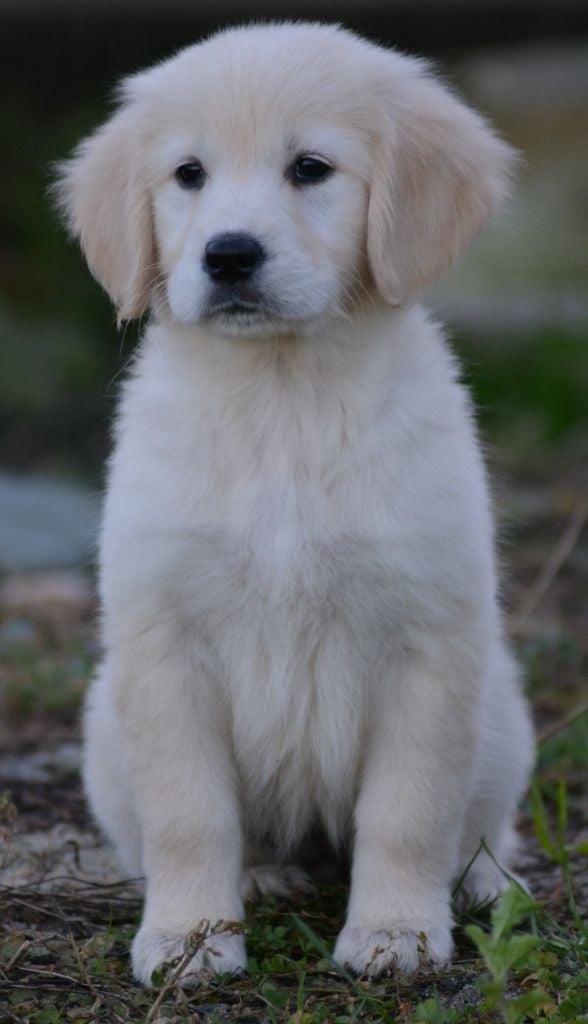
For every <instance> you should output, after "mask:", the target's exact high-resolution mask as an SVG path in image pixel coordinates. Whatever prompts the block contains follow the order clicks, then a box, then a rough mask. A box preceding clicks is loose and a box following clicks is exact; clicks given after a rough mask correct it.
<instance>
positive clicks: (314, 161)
mask: <svg viewBox="0 0 588 1024" xmlns="http://www.w3.org/2000/svg"><path fill="white" fill-rule="evenodd" d="M332 173H333V167H331V165H330V164H328V163H326V161H325V160H321V159H319V157H317V156H299V157H298V159H297V160H296V161H295V163H294V164H293V165H292V169H291V171H290V174H291V178H292V181H293V183H294V184H295V185H312V184H314V182H318V181H323V179H324V178H328V176H329V175H330V174H332Z"/></svg>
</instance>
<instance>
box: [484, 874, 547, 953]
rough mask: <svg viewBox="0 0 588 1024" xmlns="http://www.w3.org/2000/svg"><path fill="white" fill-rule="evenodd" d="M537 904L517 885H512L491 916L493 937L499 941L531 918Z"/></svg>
mask: <svg viewBox="0 0 588 1024" xmlns="http://www.w3.org/2000/svg"><path fill="white" fill-rule="evenodd" d="M536 908H537V904H536V903H535V901H534V900H533V899H531V897H530V896H529V895H528V894H527V893H526V892H523V890H522V889H520V888H519V887H518V886H517V885H511V886H509V888H508V889H507V890H506V892H504V893H503V894H502V896H501V897H500V899H499V900H498V903H497V904H496V906H495V908H494V910H493V911H492V913H491V915H490V920H491V922H492V937H493V938H494V939H495V940H497V939H500V938H501V936H503V935H508V934H510V932H511V931H512V930H513V928H515V927H516V926H517V924H520V922H521V921H524V920H525V918H526V917H528V916H529V914H530V913H531V911H532V910H535V909H536Z"/></svg>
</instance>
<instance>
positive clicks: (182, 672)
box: [117, 636, 246, 984]
mask: <svg viewBox="0 0 588 1024" xmlns="http://www.w3.org/2000/svg"><path fill="white" fill-rule="evenodd" d="M141 649H142V654H141V658H140V665H138V664H137V661H136V660H135V662H134V664H133V666H132V672H129V673H126V674H125V675H126V678H125V680H124V687H122V688H121V689H120V690H119V692H118V700H117V703H118V707H119V713H120V716H121V719H122V724H123V730H124V733H125V737H126V741H127V743H128V749H129V763H130V766H131V787H132V791H133V796H134V800H135V802H136V809H137V815H138V819H139V822H140V826H141V833H142V858H143V869H144V873H145V876H146V885H147V890H146V901H145V910H144V915H143V921H142V924H141V927H140V929H139V931H138V933H137V936H136V938H135V941H134V943H133V968H134V973H135V976H136V977H137V978H138V979H139V980H140V981H143V982H144V983H145V984H149V983H150V980H151V975H152V972H153V971H154V970H155V969H156V968H157V967H159V966H160V965H161V964H162V963H163V962H164V961H169V960H172V959H173V958H175V957H177V956H180V955H181V954H182V953H183V951H184V942H185V939H186V936H187V935H188V933H189V932H190V931H192V930H193V929H195V928H197V926H198V925H199V924H200V922H202V921H208V922H210V925H211V926H214V925H215V924H216V923H217V922H218V921H219V920H223V921H228V922H229V921H238V920H240V919H241V918H242V916H243V905H242V902H241V897H240V880H241V829H240V822H239V809H238V802H237V786H236V780H235V772H234V768H233V765H232V760H231V754H230V744H229V742H228V736H227V724H226V722H225V715H224V709H223V703H222V697H221V693H220V692H219V690H220V688H219V686H218V681H216V680H214V679H213V678H212V677H211V675H210V674H209V672H208V671H207V669H206V667H205V666H204V665H203V664H202V663H201V662H200V661H196V659H195V658H194V657H192V652H191V651H185V650H184V651H182V650H181V648H179V647H176V649H174V650H170V645H166V644H165V643H163V642H161V643H157V642H154V637H153V636H149V637H146V636H143V637H142V638H141ZM163 651H165V656H164V655H163ZM149 655H151V657H149ZM245 962H246V961H245V947H244V940H243V936H242V935H240V934H231V933H230V932H229V931H227V933H224V934H223V933H220V934H215V935H212V936H210V937H209V938H208V939H206V941H205V942H204V943H203V944H202V945H201V947H200V948H199V949H198V950H197V951H196V952H195V955H194V957H193V958H192V959H191V961H190V962H189V963H188V965H187V966H186V968H185V971H184V972H183V974H182V978H181V979H180V983H181V984H195V983H197V982H198V981H199V980H200V979H202V978H205V977H208V976H210V975H212V974H217V973H220V972H225V971H236V970H240V969H242V968H243V967H244V966H245Z"/></svg>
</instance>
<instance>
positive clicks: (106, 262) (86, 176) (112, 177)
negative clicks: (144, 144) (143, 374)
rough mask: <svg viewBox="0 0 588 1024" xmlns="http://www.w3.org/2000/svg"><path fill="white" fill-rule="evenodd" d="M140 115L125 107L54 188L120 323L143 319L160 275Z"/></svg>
mask: <svg viewBox="0 0 588 1024" xmlns="http://www.w3.org/2000/svg"><path fill="white" fill-rule="evenodd" d="M134 114H135V111H134V110H133V109H132V108H123V109H121V110H120V111H119V112H118V113H116V114H115V115H114V117H112V118H111V120H110V121H108V122H107V123H106V124H105V125H104V126H103V127H102V128H100V129H99V130H98V131H97V132H96V133H95V134H94V135H91V136H90V137H89V138H88V139H86V140H85V141H84V142H82V143H81V145H80V146H79V147H78V149H77V150H76V151H75V153H74V155H73V157H72V159H71V160H66V161H64V162H63V163H62V164H60V165H59V168H58V172H59V179H58V182H57V184H56V185H55V188H54V193H55V196H56V199H57V204H58V206H59V208H60V209H61V211H62V213H63V214H64V216H65V219H66V222H67V224H68V226H69V229H70V231H71V233H72V235H74V236H75V237H76V238H78V239H79V242H80V245H81V247H82V250H83V252H84V254H85V256H86V259H87V261H88V265H89V267H90V270H91V271H92V273H93V274H94V276H95V277H96V278H97V280H98V281H99V282H100V284H101V285H102V286H103V288H105V290H106V291H107V292H108V294H109V295H110V297H111V299H112V301H113V302H114V304H115V306H116V308H117V313H118V320H119V322H120V321H122V320H132V319H133V318H135V317H140V316H141V315H142V314H143V313H144V312H145V310H146V309H147V307H148V305H149V294H150V286H151V283H152V281H153V278H154V275H155V251H154V248H155V247H154V240H153V225H152V215H151V203H150V197H149V192H148V189H147V185H146V183H145V181H144V180H143V175H142V170H143V168H142V167H141V158H140V154H141V146H140V141H139V139H138V127H137V124H136V123H135V121H136V119H135V117H134Z"/></svg>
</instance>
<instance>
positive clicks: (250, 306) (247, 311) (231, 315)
mask: <svg viewBox="0 0 588 1024" xmlns="http://www.w3.org/2000/svg"><path fill="white" fill-rule="evenodd" d="M202 319H203V320H204V321H205V322H206V323H208V324H210V325H211V326H213V325H216V327H217V329H220V330H221V331H223V332H224V331H225V330H228V332H229V333H230V334H233V333H234V332H235V331H236V330H242V331H246V332H247V333H250V332H251V331H254V330H255V329H256V328H262V329H263V333H265V332H266V330H267V329H268V328H269V327H270V325H271V324H274V325H275V324H277V323H278V322H279V321H280V320H281V319H282V317H281V316H280V310H279V309H278V308H277V306H276V304H275V303H272V302H269V301H268V300H267V299H266V298H265V297H264V296H263V295H261V294H260V293H258V292H253V290H250V291H249V294H247V295H245V294H243V289H239V290H237V289H231V291H230V292H226V291H225V292H224V294H221V295H218V294H217V295H215V294H214V293H213V294H212V295H211V296H210V297H209V299H208V302H207V303H206V305H205V307H204V309H203V311H202Z"/></svg>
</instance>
